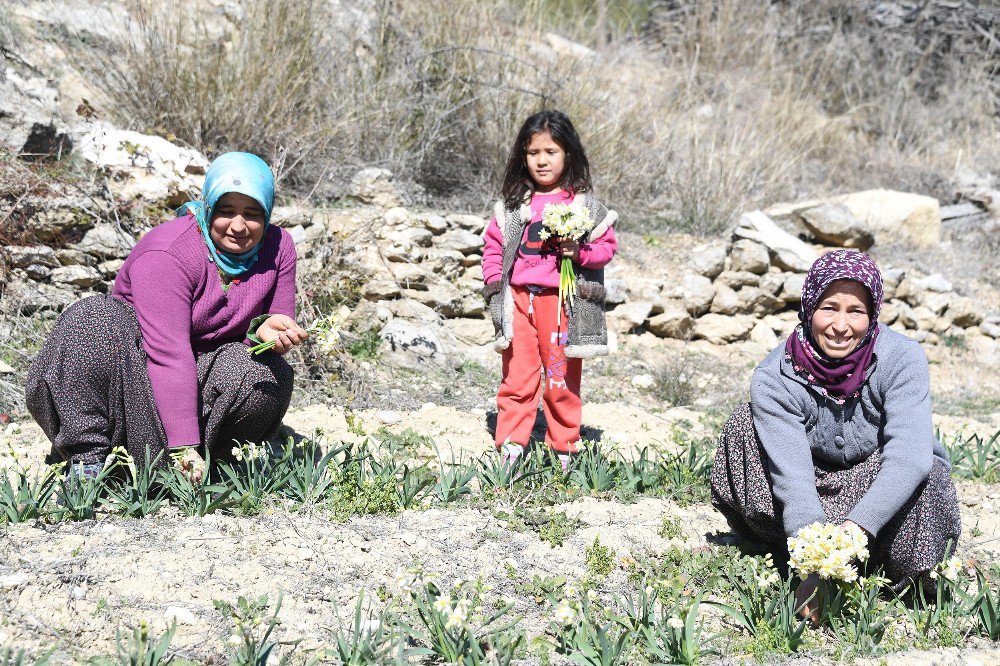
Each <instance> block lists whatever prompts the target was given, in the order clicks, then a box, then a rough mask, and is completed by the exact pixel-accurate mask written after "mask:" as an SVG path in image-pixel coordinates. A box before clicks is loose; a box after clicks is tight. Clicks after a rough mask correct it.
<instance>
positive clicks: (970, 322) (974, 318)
mask: <svg viewBox="0 0 1000 666" xmlns="http://www.w3.org/2000/svg"><path fill="white" fill-rule="evenodd" d="M945 316H946V317H948V319H950V320H951V321H952V323H954V324H955V325H956V326H961V327H962V328H969V327H970V326H978V325H979V324H980V323H982V321H983V312H982V310H981V309H980V308H979V306H978V304H977V303H975V302H974V301H973V300H972V299H971V298H965V297H962V296H960V297H958V298H954V299H952V301H951V304H950V305H949V306H948V311H947V312H946V313H945Z"/></svg>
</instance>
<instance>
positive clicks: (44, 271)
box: [23, 264, 52, 282]
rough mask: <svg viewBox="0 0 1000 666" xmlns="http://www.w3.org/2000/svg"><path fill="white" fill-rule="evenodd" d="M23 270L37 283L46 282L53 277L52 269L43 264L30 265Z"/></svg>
mask: <svg viewBox="0 0 1000 666" xmlns="http://www.w3.org/2000/svg"><path fill="white" fill-rule="evenodd" d="M23 270H24V273H25V275H27V276H28V277H29V278H31V279H32V280H35V281H36V282H44V281H45V280H48V279H49V278H50V277H52V269H51V268H49V267H48V266H43V265H42V264H29V265H27V266H25V267H24V269H23Z"/></svg>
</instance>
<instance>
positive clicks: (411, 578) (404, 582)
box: [393, 569, 423, 594]
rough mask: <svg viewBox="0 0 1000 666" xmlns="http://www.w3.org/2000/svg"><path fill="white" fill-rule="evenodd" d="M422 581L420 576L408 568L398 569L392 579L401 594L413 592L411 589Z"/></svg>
mask: <svg viewBox="0 0 1000 666" xmlns="http://www.w3.org/2000/svg"><path fill="white" fill-rule="evenodd" d="M422 583H423V580H421V578H420V576H419V575H418V574H417V573H416V572H414V571H411V570H409V569H400V570H398V571H397V572H396V577H395V578H394V579H393V586H394V587H395V588H396V589H397V590H399V591H400V592H401V593H402V594H413V590H415V589H416V588H417V587H419V586H420V585H421V584H422Z"/></svg>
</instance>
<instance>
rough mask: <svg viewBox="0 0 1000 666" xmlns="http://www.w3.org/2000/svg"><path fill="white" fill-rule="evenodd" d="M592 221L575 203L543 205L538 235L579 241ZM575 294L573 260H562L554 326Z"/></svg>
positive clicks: (584, 208) (584, 207)
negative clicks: (565, 304) (565, 305)
mask: <svg viewBox="0 0 1000 666" xmlns="http://www.w3.org/2000/svg"><path fill="white" fill-rule="evenodd" d="M593 228H594V220H592V219H591V218H590V211H589V210H587V207H586V206H582V205H580V204H577V203H571V204H545V208H543V209H542V231H541V233H540V234H538V236H539V238H541V239H542V240H543V241H544V240H548V239H550V238H555V239H560V240H575V241H579V240H580V239H581V238H583V237H584V236H585V235H586V234H587V233H589V232H590V230H591V229H593ZM575 292H576V272H575V271H574V270H573V260H572V259H568V258H563V260H562V261H561V262H560V264H559V311H558V313H557V314H556V326H558V325H559V324H560V323H561V322H562V309H563V304H564V303H565V302H566V301H567V300H569V304H570V305H571V306H572V305H573V294H574V293H575Z"/></svg>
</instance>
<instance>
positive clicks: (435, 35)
mask: <svg viewBox="0 0 1000 666" xmlns="http://www.w3.org/2000/svg"><path fill="white" fill-rule="evenodd" d="M152 2H154V0H146V2H145V3H144V4H141V5H136V6H135V9H134V11H133V17H134V25H133V26H132V30H131V32H130V33H129V38H128V39H125V40H124V42H123V45H122V46H121V50H120V52H115V53H108V54H104V55H100V54H99V55H98V56H96V61H95V62H97V63H98V64H99V65H100V67H101V68H102V70H103V71H104V73H105V76H104V78H103V80H102V85H103V87H104V88H105V89H106V90H107V91H108V94H109V96H110V97H111V99H112V103H113V105H114V108H116V109H118V110H119V111H120V113H121V114H122V117H123V118H124V119H125V120H127V121H128V122H129V123H130V124H131V125H133V126H138V127H152V128H159V129H160V131H161V132H164V133H172V134H174V135H176V136H177V137H179V138H180V139H181V140H183V141H185V142H188V143H191V144H193V145H195V146H197V147H199V148H202V149H204V150H206V151H207V152H209V153H210V154H214V153H215V152H218V151H220V150H224V149H228V148H236V147H238V148H242V149H249V150H255V151H257V152H259V153H261V154H263V155H265V156H266V157H268V158H269V159H272V160H274V161H276V162H277V163H278V166H279V173H280V174H282V175H287V176H288V178H289V183H290V184H292V185H295V186H297V189H298V190H299V191H301V192H303V193H310V192H316V193H318V194H319V195H321V196H328V197H329V196H332V197H336V196H339V195H341V194H343V193H344V184H345V183H346V181H347V180H348V179H349V177H350V175H351V174H352V173H353V172H354V170H356V169H357V168H358V167H360V166H371V165H378V166H386V167H388V168H389V169H391V170H393V171H394V172H395V173H396V175H397V178H399V179H400V180H402V181H404V182H406V181H408V182H410V183H412V184H414V185H419V186H420V188H412V189H411V191H412V193H413V194H412V196H413V197H414V198H415V199H421V198H430V199H434V200H436V201H437V202H438V203H442V204H444V203H447V204H451V205H455V204H459V205H464V206H468V207H470V208H472V209H476V210H481V209H484V208H485V204H486V203H487V202H488V201H489V200H490V199H491V198H492V197H493V196H495V190H496V188H497V186H498V183H499V179H500V171H501V169H502V167H503V161H504V157H505V155H506V152H507V150H508V149H509V142H510V141H511V138H512V137H513V135H514V133H515V131H516V128H517V126H518V125H519V123H520V122H521V120H522V119H523V118H524V117H525V116H526V115H527V114H528V113H531V112H533V111H536V110H538V109H540V108H543V107H557V108H561V109H563V110H565V111H567V112H568V113H569V114H570V116H571V117H572V118H573V119H574V122H575V123H576V124H577V126H578V128H579V130H580V132H581V135H582V138H583V140H584V144H585V145H586V146H587V149H588V153H589V155H590V157H591V161H592V163H593V166H594V172H595V175H596V181H597V183H596V184H597V188H598V190H599V192H600V193H601V194H602V195H603V196H604V197H605V198H607V199H609V200H610V201H611V202H612V203H613V204H614V205H615V206H616V207H617V208H619V209H620V210H623V211H624V212H625V213H626V214H628V215H629V216H630V219H631V220H633V221H635V222H638V224H639V225H640V226H643V227H646V228H650V227H654V226H662V225H664V224H666V225H668V226H671V227H674V228H684V229H688V230H691V231H694V232H697V233H702V234H711V233H716V232H718V231H719V230H721V229H722V228H724V227H725V226H726V225H727V224H728V223H729V222H730V220H731V218H732V216H733V214H734V213H735V212H737V211H738V210H740V209H741V208H745V207H747V206H754V205H758V204H760V203H763V202H766V201H771V200H774V199H776V198H798V197H804V196H810V195H814V194H821V193H828V192H830V191H831V190H832V191H842V190H849V189H854V188H858V187H871V186H886V187H894V188H897V189H915V190H917V191H922V192H928V193H931V194H934V195H937V196H942V197H948V196H950V193H949V190H948V187H947V183H948V180H949V179H950V177H951V175H952V173H953V172H954V169H955V168H956V166H969V167H972V168H977V167H978V168H983V165H986V166H989V165H991V164H995V157H996V156H997V154H998V153H1000V150H998V145H997V143H998V139H997V132H996V130H997V122H996V116H995V107H994V103H995V99H994V97H993V94H992V92H991V90H992V88H991V85H992V84H995V81H994V80H993V78H992V75H991V70H990V67H991V60H990V59H989V58H990V57H991V56H989V54H988V53H987V52H986V51H985V50H983V49H982V48H980V49H979V51H977V50H976V48H978V46H977V44H978V43H976V42H974V41H969V40H964V41H963V40H958V39H955V40H952V42H948V43H945V41H944V40H941V39H936V38H934V37H933V31H929V30H927V29H923V28H920V26H919V25H918V26H917V27H915V28H912V29H911V28H909V27H906V28H905V29H899V30H888V29H881V28H875V27H872V26H871V25H870V23H868V22H867V21H868V19H867V18H866V16H865V14H864V13H863V10H862V9H860V8H858V7H857V6H856V3H850V2H845V1H844V0H821V1H820V2H805V1H804V0H799V1H793V2H789V3H783V4H777V5H776V4H773V3H771V2H767V1H765V0H686V1H684V2H674V3H657V2H649V1H645V0H629V1H628V2H623V3H615V2H610V3H605V4H606V5H610V7H609V8H608V10H607V12H606V13H605V14H604V15H603V17H602V16H600V15H598V13H597V12H596V10H595V9H594V6H596V5H595V4H594V3H582V2H579V1H578V0H506V1H505V2H496V3H491V2H483V1H482V0H456V2H455V3H452V4H451V5H450V6H449V9H448V11H446V12H442V11H440V9H439V6H438V5H437V3H431V2H429V1H427V0H414V1H413V2H392V1H391V0H375V1H374V2H372V3H371V4H370V5H368V6H367V8H366V9H359V8H358V7H356V6H353V5H352V6H351V7H350V11H341V12H339V13H337V14H333V13H331V11H332V10H330V9H329V8H328V7H326V6H325V5H323V3H320V2H318V0H276V1H275V2H271V3H248V4H246V5H245V7H244V11H245V16H244V17H243V18H242V19H241V20H239V21H236V22H226V21H222V20H220V19H218V17H216V18H215V19H214V20H210V19H209V17H202V18H197V17H195V18H187V17H185V16H178V13H177V12H174V11H168V12H167V13H166V14H163V13H161V12H160V11H159V10H157V9H155V5H153V4H149V3H152ZM596 4H600V3H596ZM352 12H355V13H352ZM551 16H559V17H560V20H559V21H558V22H556V23H553V22H552V21H550V20H548V18H547V17H551ZM345 17H346V18H345ZM213 21H214V22H213ZM550 31H558V32H560V33H562V34H565V35H568V36H570V37H575V38H576V39H578V40H579V41H581V42H583V43H585V44H586V45H589V46H592V47H599V50H598V51H596V52H595V53H593V54H591V55H582V56H581V55H573V54H570V53H567V52H565V51H562V50H560V49H558V48H553V47H552V46H551V45H550V44H549V43H548V41H547V37H546V33H548V32H550ZM928 34H930V35H931V36H930V37H928V36H927V35H928ZM638 35H641V38H640V37H639V36H638ZM953 42H954V43H953ZM970 44H971V45H972V46H971V47H970ZM959 45H960V46H961V48H959ZM977 53H981V57H979V58H978V59H977V56H976V54H977ZM421 188H422V189H421ZM421 193H423V194H421Z"/></svg>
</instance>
